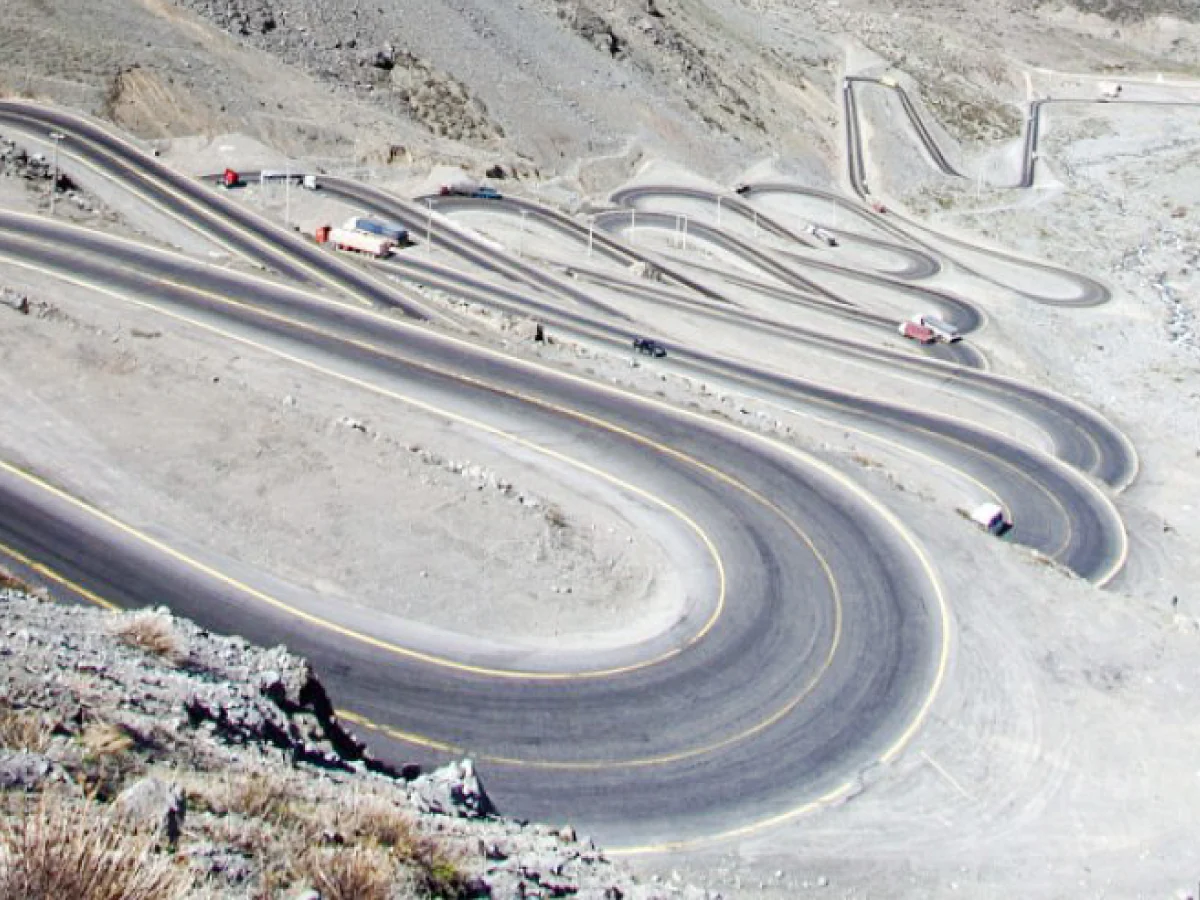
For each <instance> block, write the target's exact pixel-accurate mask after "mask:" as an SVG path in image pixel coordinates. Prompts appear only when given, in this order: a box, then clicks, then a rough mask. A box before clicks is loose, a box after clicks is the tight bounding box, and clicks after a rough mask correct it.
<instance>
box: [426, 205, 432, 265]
mask: <svg viewBox="0 0 1200 900" xmlns="http://www.w3.org/2000/svg"><path fill="white" fill-rule="evenodd" d="M425 206H426V208H427V209H428V213H427V215H426V218H425V255H426V256H432V255H433V200H432V199H430V198H429V197H426V198H425Z"/></svg>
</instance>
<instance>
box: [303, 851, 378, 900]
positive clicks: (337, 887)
mask: <svg viewBox="0 0 1200 900" xmlns="http://www.w3.org/2000/svg"><path fill="white" fill-rule="evenodd" d="M299 868H300V872H301V874H302V875H303V876H304V877H305V878H306V879H307V880H308V881H309V882H310V883H311V884H312V886H313V887H314V888H316V889H317V890H318V891H319V892H320V894H321V898H322V900H390V898H391V897H392V888H393V886H394V885H395V884H396V881H397V872H396V867H395V865H394V863H393V862H392V861H391V859H390V858H389V857H388V854H387V853H385V852H383V851H380V850H365V849H362V848H358V847H354V848H346V849H338V850H311V851H309V852H308V853H305V854H304V855H303V856H302V857H301V858H300V866H299Z"/></svg>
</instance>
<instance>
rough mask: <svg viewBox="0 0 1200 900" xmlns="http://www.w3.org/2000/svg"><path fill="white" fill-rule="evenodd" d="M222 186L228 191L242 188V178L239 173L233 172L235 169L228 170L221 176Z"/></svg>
mask: <svg viewBox="0 0 1200 900" xmlns="http://www.w3.org/2000/svg"><path fill="white" fill-rule="evenodd" d="M220 185H221V187H223V188H225V189H226V190H228V189H229V188H235V187H241V186H242V176H241V175H239V174H238V173H237V172H235V171H233V169H226V170H225V171H224V172H223V173H222V174H221V180H220Z"/></svg>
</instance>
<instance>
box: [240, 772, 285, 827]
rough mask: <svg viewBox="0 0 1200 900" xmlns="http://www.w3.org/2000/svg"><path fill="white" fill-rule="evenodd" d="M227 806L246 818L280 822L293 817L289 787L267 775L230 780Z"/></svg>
mask: <svg viewBox="0 0 1200 900" xmlns="http://www.w3.org/2000/svg"><path fill="white" fill-rule="evenodd" d="M226 808H227V809H228V811H229V812H235V813H238V814H239V815H242V816H245V817H246V818H248V819H262V820H264V821H269V822H282V821H284V820H286V819H292V818H294V816H293V815H292V801H291V794H290V792H289V790H288V786H287V785H286V784H285V783H284V782H283V781H281V780H280V779H277V778H272V777H271V776H269V775H259V774H252V775H246V776H243V777H242V778H239V779H238V780H237V781H235V782H233V783H232V784H231V785H230V786H229V793H228V795H227V797H226Z"/></svg>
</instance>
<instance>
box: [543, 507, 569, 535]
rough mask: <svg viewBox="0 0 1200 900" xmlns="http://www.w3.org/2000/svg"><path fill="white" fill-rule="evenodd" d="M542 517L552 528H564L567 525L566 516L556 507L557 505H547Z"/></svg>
mask: <svg viewBox="0 0 1200 900" xmlns="http://www.w3.org/2000/svg"><path fill="white" fill-rule="evenodd" d="M543 515H544V516H545V518H546V522H547V523H548V524H549V525H550V526H551V527H552V528H560V529H561V528H566V527H567V525H568V524H569V523H568V522H567V514H566V513H565V512H563V511H562V507H561V506H558V505H557V504H554V503H550V504H547V506H546V509H545V511H544V513H543Z"/></svg>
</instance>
